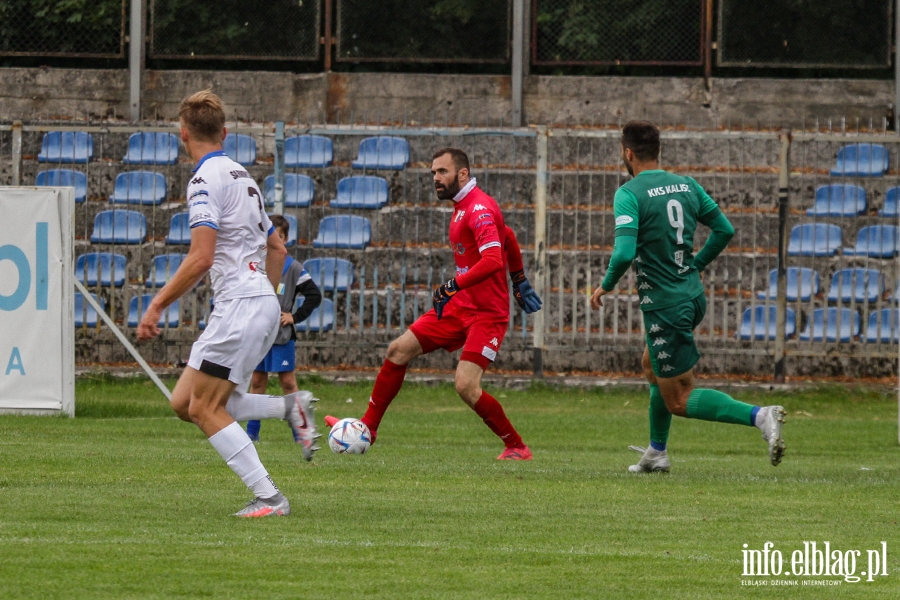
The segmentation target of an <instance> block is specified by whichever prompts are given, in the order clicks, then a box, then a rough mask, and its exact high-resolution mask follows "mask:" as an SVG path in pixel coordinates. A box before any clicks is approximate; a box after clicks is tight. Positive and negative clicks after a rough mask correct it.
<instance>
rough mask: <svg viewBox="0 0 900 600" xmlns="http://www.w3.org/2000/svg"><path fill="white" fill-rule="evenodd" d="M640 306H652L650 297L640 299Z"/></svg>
mask: <svg viewBox="0 0 900 600" xmlns="http://www.w3.org/2000/svg"><path fill="white" fill-rule="evenodd" d="M641 304H653V300H651V299H650V296H644V297H643V298H642V299H641Z"/></svg>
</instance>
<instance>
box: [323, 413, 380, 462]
mask: <svg viewBox="0 0 900 600" xmlns="http://www.w3.org/2000/svg"><path fill="white" fill-rule="evenodd" d="M371 445H372V434H371V433H370V432H369V428H368V427H367V426H366V424H365V423H363V422H362V421H360V420H359V419H341V420H340V421H338V422H337V423H335V424H334V427H332V428H331V433H329V434H328V446H329V447H330V448H331V451H332V452H334V453H335V454H365V453H366V450H368V449H369V446H371Z"/></svg>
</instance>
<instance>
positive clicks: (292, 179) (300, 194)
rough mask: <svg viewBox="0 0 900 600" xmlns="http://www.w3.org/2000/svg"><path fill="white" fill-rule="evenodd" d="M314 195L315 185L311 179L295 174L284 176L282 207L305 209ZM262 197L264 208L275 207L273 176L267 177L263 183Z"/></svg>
mask: <svg viewBox="0 0 900 600" xmlns="http://www.w3.org/2000/svg"><path fill="white" fill-rule="evenodd" d="M315 195H316V184H315V183H314V182H313V180H312V178H311V177H307V176H306V175H299V174H297V173H285V174H284V205H285V207H287V208H305V207H307V206H309V205H310V204H311V203H312V201H313V198H314V197H315ZM263 196H265V198H266V206H274V205H275V176H274V175H269V176H268V177H266V179H265V181H263Z"/></svg>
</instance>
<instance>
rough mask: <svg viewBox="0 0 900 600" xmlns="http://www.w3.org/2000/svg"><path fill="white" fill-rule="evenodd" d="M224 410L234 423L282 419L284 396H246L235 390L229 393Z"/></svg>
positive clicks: (244, 393)
mask: <svg viewBox="0 0 900 600" xmlns="http://www.w3.org/2000/svg"><path fill="white" fill-rule="evenodd" d="M225 410H226V411H228V414H229V415H231V418H232V419H234V420H235V421H251V420H258V419H283V418H284V417H285V414H286V411H285V407H284V396H269V395H268V394H248V393H247V392H240V391H238V390H237V389H235V390H234V391H233V392H231V396H229V398H228V404H226V405H225Z"/></svg>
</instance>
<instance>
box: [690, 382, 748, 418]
mask: <svg viewBox="0 0 900 600" xmlns="http://www.w3.org/2000/svg"><path fill="white" fill-rule="evenodd" d="M753 408H754V407H753V405H751V404H746V403H744V402H739V401H737V400H735V399H734V398H732V397H731V396H729V395H728V394H725V393H723V392H719V391H716V390H707V389H703V388H697V389H695V390H694V391H693V392H691V395H690V396H688V401H687V411H686V415H685V416H686V417H687V418H689V419H702V420H704V421H718V422H719V423H734V424H736V425H750V426H752V425H753V418H752V417H751V415H752V414H753Z"/></svg>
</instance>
